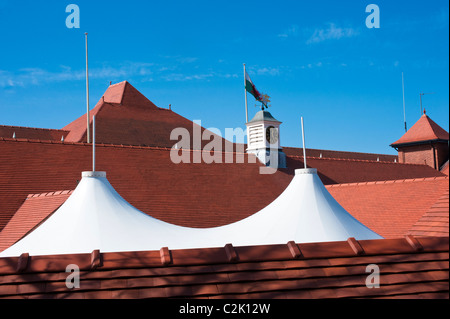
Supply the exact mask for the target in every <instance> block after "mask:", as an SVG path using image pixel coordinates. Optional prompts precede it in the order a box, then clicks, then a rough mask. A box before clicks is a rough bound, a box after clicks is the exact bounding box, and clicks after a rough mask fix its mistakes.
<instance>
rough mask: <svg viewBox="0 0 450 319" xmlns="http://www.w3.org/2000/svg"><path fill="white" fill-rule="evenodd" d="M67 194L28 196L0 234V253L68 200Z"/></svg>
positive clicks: (52, 193)
mask: <svg viewBox="0 0 450 319" xmlns="http://www.w3.org/2000/svg"><path fill="white" fill-rule="evenodd" d="M69 193H70V192H69V191H68V192H67V193H66V194H61V193H60V194H55V193H54V192H51V193H44V194H34V195H31V194H30V195H28V196H27V199H26V200H25V202H24V203H23V204H22V205H21V206H20V208H19V209H18V210H17V212H16V213H15V214H14V216H13V217H12V218H11V219H10V220H9V222H8V223H7V224H6V226H5V227H4V228H3V230H2V231H1V232H0V251H2V250H4V249H6V248H8V247H9V246H11V245H12V244H14V243H15V242H16V241H18V240H19V239H21V238H22V237H23V236H25V235H26V234H28V233H29V232H30V231H31V230H33V229H34V228H35V227H37V226H38V225H39V224H40V223H41V222H42V221H44V220H45V219H46V218H47V217H48V216H49V215H50V214H51V213H53V212H54V211H55V210H56V209H57V208H58V207H59V206H61V205H62V204H63V203H64V202H65V201H66V199H67V198H69V196H70V194H69Z"/></svg>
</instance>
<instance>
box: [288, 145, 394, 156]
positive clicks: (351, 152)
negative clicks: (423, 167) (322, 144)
mask: <svg viewBox="0 0 450 319" xmlns="http://www.w3.org/2000/svg"><path fill="white" fill-rule="evenodd" d="M283 148H290V149H297V150H303V148H302V147H295V146H283ZM306 150H307V151H308V150H311V151H324V152H335V153H349V154H369V155H381V156H397V155H392V154H383V153H368V152H353V151H338V150H327V149H321V148H309V147H307V148H306Z"/></svg>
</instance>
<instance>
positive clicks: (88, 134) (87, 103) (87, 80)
mask: <svg viewBox="0 0 450 319" xmlns="http://www.w3.org/2000/svg"><path fill="white" fill-rule="evenodd" d="M84 35H85V38H86V108H87V112H86V121H87V127H86V132H87V142H88V143H90V142H91V133H90V130H89V69H88V34H87V32H85V33H84Z"/></svg>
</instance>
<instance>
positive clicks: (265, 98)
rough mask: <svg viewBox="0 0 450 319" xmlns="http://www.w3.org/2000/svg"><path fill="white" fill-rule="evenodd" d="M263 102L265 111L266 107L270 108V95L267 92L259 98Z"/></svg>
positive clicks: (262, 105) (262, 107)
mask: <svg viewBox="0 0 450 319" xmlns="http://www.w3.org/2000/svg"><path fill="white" fill-rule="evenodd" d="M258 101H260V102H261V110H262V111H264V108H266V109H267V108H269V106H270V105H269V102H270V96H269V95H267V94H261V95H260V99H259V100H258Z"/></svg>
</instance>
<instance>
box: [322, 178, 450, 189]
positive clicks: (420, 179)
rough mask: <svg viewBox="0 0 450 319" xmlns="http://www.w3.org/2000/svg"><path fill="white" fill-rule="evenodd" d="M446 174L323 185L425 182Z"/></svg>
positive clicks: (342, 185) (343, 185)
mask: <svg viewBox="0 0 450 319" xmlns="http://www.w3.org/2000/svg"><path fill="white" fill-rule="evenodd" d="M448 178H449V177H448V176H435V177H419V178H407V179H393V180H383V181H371V182H356V183H342V184H331V185H325V187H327V188H332V187H345V186H361V185H379V184H393V183H397V184H398V183H409V182H427V181H432V180H445V179H448Z"/></svg>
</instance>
